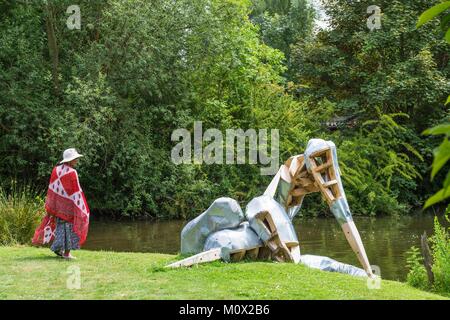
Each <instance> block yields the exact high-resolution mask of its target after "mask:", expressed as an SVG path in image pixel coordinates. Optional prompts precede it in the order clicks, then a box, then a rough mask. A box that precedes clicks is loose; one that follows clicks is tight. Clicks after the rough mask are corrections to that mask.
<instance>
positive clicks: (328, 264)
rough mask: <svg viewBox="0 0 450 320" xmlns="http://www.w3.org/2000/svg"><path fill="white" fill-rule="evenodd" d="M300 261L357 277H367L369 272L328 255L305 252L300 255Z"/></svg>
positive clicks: (317, 267)
mask: <svg viewBox="0 0 450 320" xmlns="http://www.w3.org/2000/svg"><path fill="white" fill-rule="evenodd" d="M300 263H301V264H304V265H306V266H308V267H310V268H314V269H320V270H323V271H330V272H339V273H345V274H349V275H351V276H355V277H367V273H366V272H365V271H364V270H363V269H361V268H357V267H355V266H352V265H349V264H345V263H342V262H338V261H336V260H333V259H331V258H328V257H322V256H314V255H309V254H305V255H302V256H301V257H300Z"/></svg>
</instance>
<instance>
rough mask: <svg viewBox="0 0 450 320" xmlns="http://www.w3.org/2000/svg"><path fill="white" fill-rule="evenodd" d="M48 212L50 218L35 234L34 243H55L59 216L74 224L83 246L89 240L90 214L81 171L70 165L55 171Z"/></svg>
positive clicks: (49, 190)
mask: <svg viewBox="0 0 450 320" xmlns="http://www.w3.org/2000/svg"><path fill="white" fill-rule="evenodd" d="M45 210H46V211H47V215H46V216H45V217H44V219H43V220H42V223H41V224H40V226H39V227H38V228H37V229H36V231H35V233H34V237H33V243H34V244H38V245H39V244H46V243H49V242H51V241H52V240H53V238H54V234H55V228H56V220H55V218H56V217H58V218H60V219H63V220H65V221H67V222H70V223H73V231H74V232H75V234H76V235H77V236H78V237H79V238H80V245H82V244H83V243H84V242H85V241H86V237H87V233H88V227H89V213H90V211H89V207H88V204H87V202H86V198H85V196H84V193H83V190H81V186H80V182H79V181H78V174H77V171H76V170H75V169H73V168H71V167H70V166H68V165H67V164H63V165H59V166H56V167H55V168H53V171H52V175H51V177H50V184H49V186H48V190H47V198H46V200H45Z"/></svg>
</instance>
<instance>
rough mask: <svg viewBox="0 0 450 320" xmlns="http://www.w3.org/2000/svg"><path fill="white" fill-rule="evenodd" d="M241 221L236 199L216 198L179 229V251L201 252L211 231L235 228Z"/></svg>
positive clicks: (239, 208) (241, 217)
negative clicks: (204, 209) (203, 210)
mask: <svg viewBox="0 0 450 320" xmlns="http://www.w3.org/2000/svg"><path fill="white" fill-rule="evenodd" d="M242 221H244V213H243V212H242V209H241V207H240V206H239V203H238V202H237V201H236V200H234V199H231V198H219V199H216V200H215V201H214V202H213V203H212V204H211V206H210V207H209V208H208V209H207V210H206V211H205V212H203V213H202V214H201V215H199V216H198V217H197V218H195V219H194V220H191V221H190V222H189V223H188V224H187V225H186V226H185V227H184V228H183V230H182V231H181V253H182V254H193V253H199V252H202V251H203V247H204V244H205V241H206V238H207V237H208V236H209V235H210V234H211V233H213V232H215V231H219V230H223V229H233V228H236V227H238V226H239V224H240V223H241V222H242Z"/></svg>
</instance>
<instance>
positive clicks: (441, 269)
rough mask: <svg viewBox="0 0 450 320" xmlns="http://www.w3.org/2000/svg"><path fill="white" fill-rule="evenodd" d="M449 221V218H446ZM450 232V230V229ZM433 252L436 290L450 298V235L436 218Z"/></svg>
mask: <svg viewBox="0 0 450 320" xmlns="http://www.w3.org/2000/svg"><path fill="white" fill-rule="evenodd" d="M446 218H447V220H448V221H449V222H450V220H449V219H448V216H446ZM449 230H450V228H449ZM431 243H432V250H433V261H434V263H433V269H432V270H433V274H434V290H435V291H437V292H439V293H442V294H446V295H449V296H450V235H449V233H447V232H446V230H445V228H444V227H442V226H441V224H440V223H439V221H438V219H437V217H435V218H434V235H433V237H432V238H431Z"/></svg>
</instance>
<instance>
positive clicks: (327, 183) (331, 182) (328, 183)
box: [323, 180, 338, 188]
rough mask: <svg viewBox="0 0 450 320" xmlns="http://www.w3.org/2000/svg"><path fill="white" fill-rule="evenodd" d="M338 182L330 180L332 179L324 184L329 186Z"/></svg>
mask: <svg viewBox="0 0 450 320" xmlns="http://www.w3.org/2000/svg"><path fill="white" fill-rule="evenodd" d="M337 183H338V182H337V180H330V181H327V182H325V183H324V184H323V186H324V187H326V188H327V187H330V186H332V185H335V184H337Z"/></svg>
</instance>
